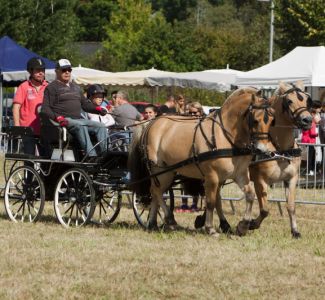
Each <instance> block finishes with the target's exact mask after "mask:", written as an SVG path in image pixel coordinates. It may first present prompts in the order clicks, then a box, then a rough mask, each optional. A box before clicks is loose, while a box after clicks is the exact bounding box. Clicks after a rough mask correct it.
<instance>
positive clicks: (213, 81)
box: [147, 69, 242, 91]
mask: <svg viewBox="0 0 325 300" xmlns="http://www.w3.org/2000/svg"><path fill="white" fill-rule="evenodd" d="M240 73H242V72H241V71H237V70H231V69H220V70H206V71H202V72H184V73H173V74H172V75H163V76H152V77H149V78H148V79H147V80H148V83H149V84H150V85H158V86H179V87H183V88H201V89H209V90H219V91H227V90H230V89H231V85H232V84H234V83H235V81H236V74H240Z"/></svg>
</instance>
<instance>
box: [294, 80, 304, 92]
mask: <svg viewBox="0 0 325 300" xmlns="http://www.w3.org/2000/svg"><path fill="white" fill-rule="evenodd" d="M295 86H296V87H297V88H299V89H300V90H301V91H304V90H305V86H304V82H303V81H302V80H298V81H297V82H296V83H295Z"/></svg>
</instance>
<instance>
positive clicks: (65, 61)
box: [55, 58, 71, 69]
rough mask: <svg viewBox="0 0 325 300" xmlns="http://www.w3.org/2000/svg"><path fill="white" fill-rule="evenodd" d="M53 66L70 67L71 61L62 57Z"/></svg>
mask: <svg viewBox="0 0 325 300" xmlns="http://www.w3.org/2000/svg"><path fill="white" fill-rule="evenodd" d="M55 68H56V69H65V68H71V63H70V61H69V60H68V59H65V58H62V59H60V60H58V61H57V63H56V66H55Z"/></svg>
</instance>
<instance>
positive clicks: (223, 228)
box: [219, 220, 233, 234]
mask: <svg viewBox="0 0 325 300" xmlns="http://www.w3.org/2000/svg"><path fill="white" fill-rule="evenodd" d="M219 228H220V230H221V232H222V233H226V234H233V231H232V229H231V227H230V225H229V223H228V222H227V220H221V221H220V225H219Z"/></svg>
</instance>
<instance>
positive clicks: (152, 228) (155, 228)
mask: <svg viewBox="0 0 325 300" xmlns="http://www.w3.org/2000/svg"><path fill="white" fill-rule="evenodd" d="M147 230H148V231H158V230H159V227H158V225H157V223H153V224H150V223H149V224H148V226H147Z"/></svg>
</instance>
